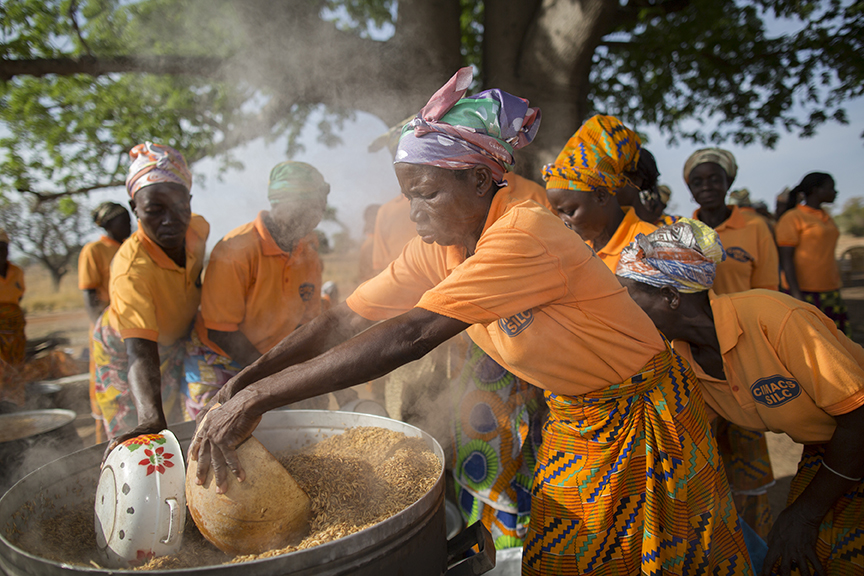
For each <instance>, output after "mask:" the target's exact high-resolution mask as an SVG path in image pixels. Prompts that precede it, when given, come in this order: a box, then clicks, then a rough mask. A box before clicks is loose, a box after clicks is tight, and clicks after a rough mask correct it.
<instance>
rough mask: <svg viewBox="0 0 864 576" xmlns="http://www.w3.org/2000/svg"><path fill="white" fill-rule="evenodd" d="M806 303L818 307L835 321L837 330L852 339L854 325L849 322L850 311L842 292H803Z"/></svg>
mask: <svg viewBox="0 0 864 576" xmlns="http://www.w3.org/2000/svg"><path fill="white" fill-rule="evenodd" d="M801 294H802V295H803V296H804V301H805V302H807V303H809V304H812V305H814V306H816V308H818V309H819V310H821V311H822V313H823V314H825V315H826V316H828V318H830V319H831V320H833V321H834V324H835V325H836V326H837V329H838V330H840V331H841V332H843V333H844V334H845V335H846V336H848V337H850V338H851V337H852V323H851V322H849V311H848V309H847V308H846V303H845V302H844V301H843V298H842V297H841V296H840V290H830V291H828V292H803V291H802V292H801Z"/></svg>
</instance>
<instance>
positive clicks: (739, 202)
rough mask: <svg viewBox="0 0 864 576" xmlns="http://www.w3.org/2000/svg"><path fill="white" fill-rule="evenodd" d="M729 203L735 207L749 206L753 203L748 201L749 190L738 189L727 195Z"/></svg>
mask: <svg viewBox="0 0 864 576" xmlns="http://www.w3.org/2000/svg"><path fill="white" fill-rule="evenodd" d="M729 203H730V204H734V205H735V206H751V205H752V204H753V202H752V201H751V200H750V190H748V189H747V188H740V189H738V190H733V191H732V192H730V193H729Z"/></svg>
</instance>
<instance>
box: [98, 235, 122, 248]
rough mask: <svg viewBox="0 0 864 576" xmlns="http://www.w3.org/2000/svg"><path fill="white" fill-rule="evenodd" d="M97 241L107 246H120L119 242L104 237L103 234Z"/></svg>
mask: <svg viewBox="0 0 864 576" xmlns="http://www.w3.org/2000/svg"><path fill="white" fill-rule="evenodd" d="M99 241H100V242H102V243H103V244H107V245H108V246H120V243H119V242H117V241H116V240H114V239H113V238H111V237H110V236H106V235H105V234H103V235H102V236H100V237H99Z"/></svg>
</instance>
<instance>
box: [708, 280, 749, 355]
mask: <svg viewBox="0 0 864 576" xmlns="http://www.w3.org/2000/svg"><path fill="white" fill-rule="evenodd" d="M708 300H709V301H710V303H711V313H712V314H713V315H714V330H715V331H716V332H717V341H718V342H719V343H720V354H721V355H723V354H726V353H727V352H729V351H730V350H732V348H734V347H735V346H736V345H737V344H738V339H739V338H741V335H742V334H744V330H742V329H741V323H740V322H738V314H737V313H736V312H735V307H734V306H732V302H731V301H730V300H729V296H726V295H721V296H718V295H717V294H715V293H714V291H713V290H709V291H708Z"/></svg>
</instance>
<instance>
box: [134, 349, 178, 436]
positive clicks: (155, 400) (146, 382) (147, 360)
mask: <svg viewBox="0 0 864 576" xmlns="http://www.w3.org/2000/svg"><path fill="white" fill-rule="evenodd" d="M126 353H127V354H128V356H129V389H130V391H131V392H132V398H133V400H134V402H135V409H136V410H137V411H138V426H139V427H141V426H147V427H152V428H154V429H155V428H164V427H165V426H167V424H168V423H167V421H166V419H165V411H164V410H163V408H162V373H161V371H160V369H159V348H158V345H157V344H156V342H151V341H149V340H142V339H140V338H127V339H126Z"/></svg>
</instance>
